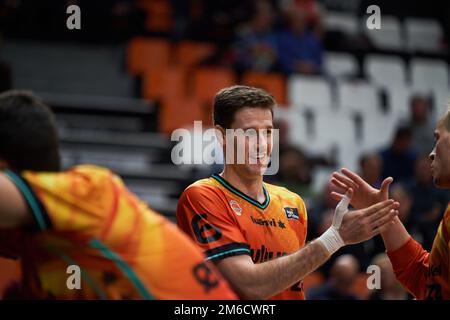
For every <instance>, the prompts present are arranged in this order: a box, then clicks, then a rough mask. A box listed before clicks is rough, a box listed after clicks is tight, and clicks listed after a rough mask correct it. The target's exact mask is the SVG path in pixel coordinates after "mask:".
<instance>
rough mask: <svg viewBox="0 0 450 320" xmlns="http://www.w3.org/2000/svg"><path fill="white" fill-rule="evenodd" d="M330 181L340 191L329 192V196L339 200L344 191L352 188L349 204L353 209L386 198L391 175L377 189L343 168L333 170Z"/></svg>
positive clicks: (343, 195)
mask: <svg viewBox="0 0 450 320" xmlns="http://www.w3.org/2000/svg"><path fill="white" fill-rule="evenodd" d="M331 182H332V183H333V184H334V185H335V186H336V187H338V188H339V190H340V191H341V192H335V191H333V192H331V196H332V197H333V198H334V199H336V200H341V199H343V198H344V197H345V193H346V192H347V191H348V190H349V189H352V195H353V196H352V197H351V200H350V204H351V205H352V206H353V207H354V208H355V209H362V208H367V207H369V206H371V205H373V204H375V203H378V202H380V201H384V200H387V199H388V196H389V186H390V184H391V183H392V182H393V179H392V178H391V177H389V178H386V179H384V181H383V182H382V184H381V188H380V189H379V190H378V189H376V188H374V187H372V186H371V185H369V184H368V183H367V182H366V181H364V180H363V179H362V178H361V177H360V176H359V175H358V174H356V173H354V172H353V171H351V170H348V169H345V168H343V169H342V170H341V172H334V173H333V175H332V178H331Z"/></svg>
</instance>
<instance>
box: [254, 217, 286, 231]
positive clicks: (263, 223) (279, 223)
mask: <svg viewBox="0 0 450 320" xmlns="http://www.w3.org/2000/svg"><path fill="white" fill-rule="evenodd" d="M250 218H251V219H252V222H253V223H254V224H257V225H260V226H266V227H274V228H280V229H286V224H285V223H284V222H283V221H281V220H278V221H276V220H275V219H272V220H266V219H261V218H255V217H253V216H250Z"/></svg>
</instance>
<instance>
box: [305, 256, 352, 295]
mask: <svg viewBox="0 0 450 320" xmlns="http://www.w3.org/2000/svg"><path fill="white" fill-rule="evenodd" d="M358 273H359V263H358V260H357V259H356V258H355V257H354V256H352V255H350V254H345V255H342V256H340V257H339V258H337V259H336V261H335V262H334V264H333V266H332V267H331V271H330V278H329V279H328V281H327V282H326V283H325V284H323V285H321V286H319V287H316V288H313V289H311V290H310V292H309V293H307V299H310V300H357V298H356V296H354V295H353V294H352V293H351V289H352V287H353V285H354V283H355V280H356V277H357V276H358Z"/></svg>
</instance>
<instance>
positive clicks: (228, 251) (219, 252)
mask: <svg viewBox="0 0 450 320" xmlns="http://www.w3.org/2000/svg"><path fill="white" fill-rule="evenodd" d="M204 254H205V256H206V260H208V261H219V260H222V259H224V258H228V257H233V256H239V255H243V254H247V255H249V256H250V246H249V245H248V244H246V243H237V242H234V243H229V244H225V245H223V246H220V247H216V248H213V249H209V250H206V251H205V252H204Z"/></svg>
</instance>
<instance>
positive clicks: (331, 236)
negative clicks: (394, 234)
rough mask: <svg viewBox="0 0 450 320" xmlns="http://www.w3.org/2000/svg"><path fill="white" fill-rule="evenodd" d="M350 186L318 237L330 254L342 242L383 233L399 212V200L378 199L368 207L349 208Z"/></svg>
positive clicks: (365, 238) (346, 243) (356, 241)
mask: <svg viewBox="0 0 450 320" xmlns="http://www.w3.org/2000/svg"><path fill="white" fill-rule="evenodd" d="M353 194H354V193H353V189H352V188H349V189H348V191H347V193H346V194H345V195H341V201H340V202H339V203H338V205H337V206H336V210H335V211H334V216H333V223H332V225H331V226H330V228H328V230H327V231H325V232H324V233H323V234H322V235H321V236H320V237H319V238H318V240H319V241H321V242H322V244H323V245H324V247H325V248H326V249H327V251H328V252H329V254H330V255H331V254H333V253H334V252H336V251H337V250H338V249H339V248H341V247H342V246H344V245H348V244H354V243H359V242H363V241H366V240H369V239H371V238H372V237H374V236H375V235H377V234H379V233H381V232H384V231H385V230H386V229H387V228H389V227H390V225H391V224H393V223H394V218H395V217H396V216H397V215H398V211H397V209H398V207H399V203H398V202H394V200H385V201H382V202H378V203H376V204H374V205H372V206H370V207H368V208H364V209H360V210H354V211H351V210H349V209H348V205H349V203H350V202H352V198H353Z"/></svg>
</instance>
